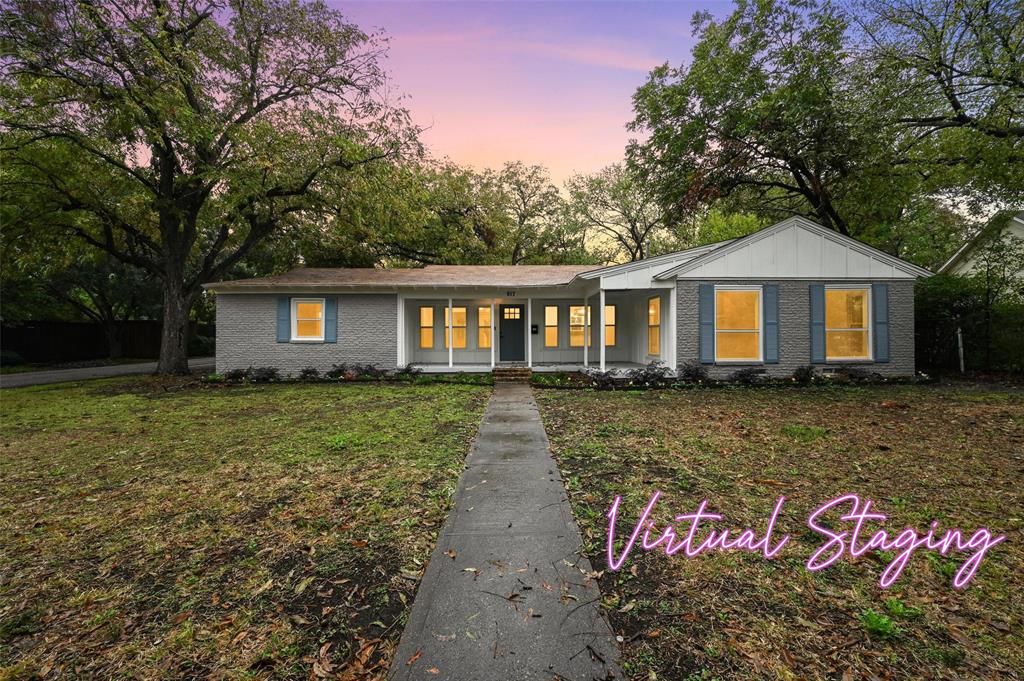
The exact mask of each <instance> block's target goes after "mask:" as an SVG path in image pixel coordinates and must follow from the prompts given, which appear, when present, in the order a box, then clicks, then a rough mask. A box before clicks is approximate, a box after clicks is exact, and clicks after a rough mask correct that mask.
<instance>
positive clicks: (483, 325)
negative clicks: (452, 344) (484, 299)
mask: <svg viewBox="0 0 1024 681" xmlns="http://www.w3.org/2000/svg"><path fill="white" fill-rule="evenodd" d="M476 325H477V330H476V344H477V347H479V348H480V349H481V350H486V349H487V348H489V347H491V306H490V305H488V306H486V307H478V308H477V309H476Z"/></svg>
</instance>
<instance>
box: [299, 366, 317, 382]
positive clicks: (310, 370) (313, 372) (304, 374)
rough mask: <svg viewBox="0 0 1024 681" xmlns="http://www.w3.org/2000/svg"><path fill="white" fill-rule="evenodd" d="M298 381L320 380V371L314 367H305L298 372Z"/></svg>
mask: <svg viewBox="0 0 1024 681" xmlns="http://www.w3.org/2000/svg"><path fill="white" fill-rule="evenodd" d="M299 380H300V381H317V380H320V370H319V369H317V368H316V367H306V368H305V369H303V370H301V371H300V372H299Z"/></svg>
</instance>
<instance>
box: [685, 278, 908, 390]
mask: <svg viewBox="0 0 1024 681" xmlns="http://www.w3.org/2000/svg"><path fill="white" fill-rule="evenodd" d="M699 283H700V282H699V281H696V280H689V279H680V280H679V282H678V283H677V286H678V291H677V294H678V295H677V297H676V302H677V304H678V309H677V313H678V317H677V323H678V325H679V329H678V339H677V346H676V348H677V354H678V359H679V365H680V366H682V365H683V364H685V363H686V362H699V361H700V354H699V347H700V346H699V328H698V306H697V302H698V293H697V290H698V289H697V286H698V284H699ZM711 283H714V284H748V285H758V284H778V286H779V363H778V364H765V365H763V366H764V369H765V371H766V372H767V373H768V374H769V375H770V376H789V375H791V374H792V373H793V370H794V369H796V368H797V367H799V366H803V365H807V364H810V363H811V331H810V328H811V327H810V316H811V301H810V288H809V284H811V283H812V282H809V281H752V280H751V281H714V282H711ZM819 283H825V284H828V283H831V282H828V281H822V282H819ZM837 283H838V282H837ZM842 283H850V282H842ZM888 284H889V361H888V362H878V363H872V362H858V363H856V364H857V366H859V367H862V368H864V369H866V370H868V371H872V372H877V373H879V374H882V375H883V376H912V375H913V374H914V282H913V281H890V282H888ZM754 365H755V366H762V365H759V364H756V363H755V364H754ZM744 366H751V365H738V364H728V365H721V366H716V365H710V364H709V365H707V367H708V373H709V374H710V376H711V377H712V378H728V377H729V376H730V374H732V373H733V372H735V371H736V370H737V369H740V368H743V367H744ZM815 366H817V367H819V368H826V367H828V366H833V365H832V364H819V365H815Z"/></svg>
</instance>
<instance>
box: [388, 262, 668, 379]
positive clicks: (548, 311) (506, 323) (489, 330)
mask: <svg viewBox="0 0 1024 681" xmlns="http://www.w3.org/2000/svg"><path fill="white" fill-rule="evenodd" d="M580 288H582V289H583V290H576V291H573V290H571V288H570V287H562V288H560V289H554V290H546V291H530V292H528V293H527V292H525V291H506V292H504V293H505V295H494V294H493V292H486V291H474V292H472V293H470V292H464V291H453V292H452V295H451V296H450V297H443V298H442V297H436V296H420V295H416V294H412V293H410V294H403V295H402V296H400V299H399V318H400V329H399V359H398V363H399V365H400V366H406V365H412V366H413V367H416V368H419V369H421V370H422V371H425V372H428V373H447V372H452V371H464V372H489V371H491V370H492V369H494V368H495V367H503V366H522V367H527V368H530V369H532V370H533V371H535V372H560V371H580V370H582V369H586V368H595V369H599V370H601V371H609V370H614V371H623V372H625V371H628V370H629V369H632V368H636V367H640V366H644V365H646V364H649V363H650V362H652V361H657V362H661V363H663V364H665V365H666V366H668V367H670V368H674V367H675V360H674V358H675V336H676V329H675V319H676V314H675V287H674V286H673V287H671V288H669V287H667V286H666V287H663V288H646V289H633V290H605V289H603V288H600V282H593V283H592V284H591V285H590V286H589V290H587V289H586V288H584V287H580ZM523 293H527V295H525V297H521V296H522V294H523ZM488 294H490V295H488ZM509 294H511V295H509Z"/></svg>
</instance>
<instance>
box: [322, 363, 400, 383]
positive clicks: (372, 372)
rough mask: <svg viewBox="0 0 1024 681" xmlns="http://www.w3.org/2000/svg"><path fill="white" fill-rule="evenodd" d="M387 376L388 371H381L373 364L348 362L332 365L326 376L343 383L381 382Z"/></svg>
mask: <svg viewBox="0 0 1024 681" xmlns="http://www.w3.org/2000/svg"><path fill="white" fill-rule="evenodd" d="M387 375H388V372H387V370H386V369H381V368H380V367H378V366H375V365H373V364H358V363H352V364H349V363H347V362H343V363H341V364H334V365H332V366H331V368H330V369H328V370H327V373H326V374H325V376H327V378H331V379H334V380H338V379H341V380H343V381H357V380H362V381H366V380H380V379H382V378H386V377H387Z"/></svg>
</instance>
